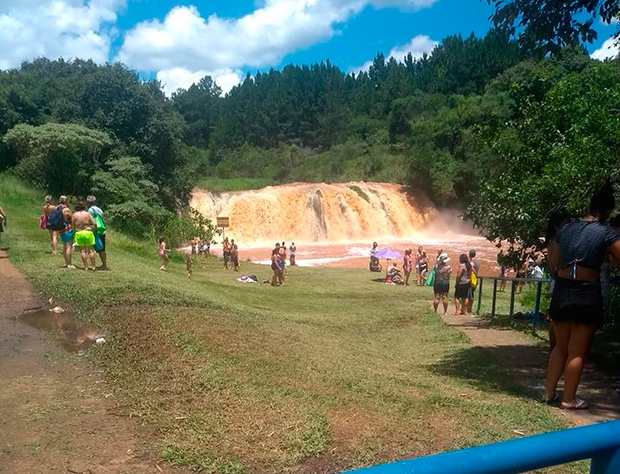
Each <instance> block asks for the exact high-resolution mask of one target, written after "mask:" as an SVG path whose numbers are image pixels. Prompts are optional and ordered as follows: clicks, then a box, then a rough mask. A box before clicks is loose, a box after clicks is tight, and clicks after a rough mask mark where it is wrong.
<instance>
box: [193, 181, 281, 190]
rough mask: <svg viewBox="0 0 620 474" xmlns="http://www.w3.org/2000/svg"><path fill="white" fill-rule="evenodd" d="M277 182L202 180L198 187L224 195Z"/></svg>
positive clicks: (197, 184)
mask: <svg viewBox="0 0 620 474" xmlns="http://www.w3.org/2000/svg"><path fill="white" fill-rule="evenodd" d="M275 184H276V183H275V181H273V180H272V179H271V178H215V177H206V178H202V179H201V180H200V181H198V183H196V187H197V188H200V189H208V190H209V191H211V192H214V193H222V192H226V191H242V190H244V189H260V188H264V187H265V186H273V185H275Z"/></svg>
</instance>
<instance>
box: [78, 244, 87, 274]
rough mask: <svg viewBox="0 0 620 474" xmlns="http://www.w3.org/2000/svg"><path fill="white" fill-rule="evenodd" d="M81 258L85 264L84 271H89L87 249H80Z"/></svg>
mask: <svg viewBox="0 0 620 474" xmlns="http://www.w3.org/2000/svg"><path fill="white" fill-rule="evenodd" d="M80 257H81V258H82V263H83V264H84V270H88V259H87V258H86V247H80Z"/></svg>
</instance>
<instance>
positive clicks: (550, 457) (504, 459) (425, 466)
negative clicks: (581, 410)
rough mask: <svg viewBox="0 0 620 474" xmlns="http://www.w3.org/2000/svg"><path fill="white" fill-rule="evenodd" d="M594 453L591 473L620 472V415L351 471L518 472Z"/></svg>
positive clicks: (409, 473) (384, 473)
mask: <svg viewBox="0 0 620 474" xmlns="http://www.w3.org/2000/svg"><path fill="white" fill-rule="evenodd" d="M583 459H592V462H591V467H590V474H619V473H620V420H618V421H610V422H607V423H600V424H596V425H589V426H583V427H580V428H572V429H568V430H562V431H554V432H551V433H544V434H540V435H535V436H529V437H527V438H519V439H513V440H509V441H502V442H500V443H493V444H487V445H484V446H477V447H474V448H469V449H463V450H460V451H452V452H448V453H442V454H435V455H432V456H426V457H422V458H416V459H409V460H405V461H398V462H395V463H390V464H383V465H379V466H373V467H368V468H363V469H357V470H355V471H350V473H351V474H353V473H355V474H449V473H458V474H516V473H520V472H526V471H531V470H534V469H542V468H545V467H549V466H556V465H559V464H566V463H569V462H573V461H580V460H583Z"/></svg>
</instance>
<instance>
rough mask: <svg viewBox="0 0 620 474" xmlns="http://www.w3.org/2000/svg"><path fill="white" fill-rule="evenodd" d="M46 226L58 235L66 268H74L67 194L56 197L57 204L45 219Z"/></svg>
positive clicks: (71, 229)
mask: <svg viewBox="0 0 620 474" xmlns="http://www.w3.org/2000/svg"><path fill="white" fill-rule="evenodd" d="M47 228H48V229H49V230H53V231H56V232H57V233H58V235H60V240H61V241H62V245H63V249H62V254H63V257H64V258H65V266H66V267H67V268H75V266H74V265H72V264H71V252H72V250H73V228H72V227H71V209H69V207H68V206H67V196H60V197H59V198H58V206H56V208H55V209H54V210H53V211H52V212H51V214H50V215H49V217H48V219H47Z"/></svg>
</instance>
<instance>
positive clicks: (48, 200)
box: [43, 195, 58, 255]
mask: <svg viewBox="0 0 620 474" xmlns="http://www.w3.org/2000/svg"><path fill="white" fill-rule="evenodd" d="M54 209H56V206H54V204H52V196H50V195H47V196H45V204H43V214H44V215H45V223H46V226H47V220H48V219H49V217H50V216H51V215H52V212H54ZM47 231H48V232H49V234H50V247H51V248H52V255H58V232H57V231H55V230H54V229H47Z"/></svg>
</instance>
